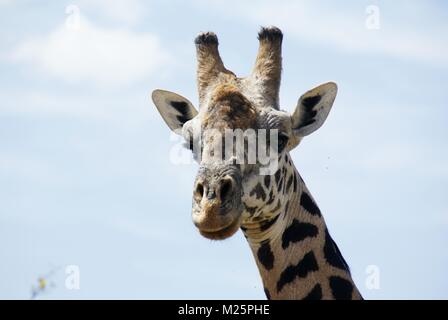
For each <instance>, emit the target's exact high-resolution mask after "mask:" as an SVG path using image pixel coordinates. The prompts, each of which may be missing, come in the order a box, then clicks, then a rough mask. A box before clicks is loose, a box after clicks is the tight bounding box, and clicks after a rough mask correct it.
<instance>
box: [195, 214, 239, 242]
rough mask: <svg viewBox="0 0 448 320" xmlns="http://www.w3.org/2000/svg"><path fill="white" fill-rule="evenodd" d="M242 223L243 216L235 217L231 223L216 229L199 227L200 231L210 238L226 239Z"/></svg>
mask: <svg viewBox="0 0 448 320" xmlns="http://www.w3.org/2000/svg"><path fill="white" fill-rule="evenodd" d="M240 225H241V217H240V218H235V219H234V220H233V221H232V222H231V223H230V224H229V225H227V226H225V227H223V228H221V229H218V230H214V231H205V230H201V229H199V233H200V234H201V235H202V236H204V237H205V238H207V239H210V240H224V239H227V238H229V237H231V236H232V235H234V234H235V233H236V232H237V231H238V229H239V228H240Z"/></svg>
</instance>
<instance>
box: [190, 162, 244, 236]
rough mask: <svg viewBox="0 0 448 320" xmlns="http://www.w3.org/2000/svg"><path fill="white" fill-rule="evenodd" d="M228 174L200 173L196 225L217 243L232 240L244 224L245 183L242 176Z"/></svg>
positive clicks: (194, 211)
mask: <svg viewBox="0 0 448 320" xmlns="http://www.w3.org/2000/svg"><path fill="white" fill-rule="evenodd" d="M220 171H224V173H223V174H222V173H221V172H220ZM228 171H229V170H228V168H224V170H218V172H216V170H213V171H211V170H200V172H199V174H198V177H197V179H196V182H195V186H194V191H193V208H192V218H193V223H194V224H195V226H196V227H197V228H198V229H199V232H200V233H201V234H202V235H203V236H204V237H206V238H209V239H213V240H221V239H225V238H228V237H230V236H231V235H233V234H234V233H235V232H236V231H237V230H238V229H239V227H240V224H241V213H242V206H241V182H240V179H239V178H238V177H239V175H235V174H229V173H228Z"/></svg>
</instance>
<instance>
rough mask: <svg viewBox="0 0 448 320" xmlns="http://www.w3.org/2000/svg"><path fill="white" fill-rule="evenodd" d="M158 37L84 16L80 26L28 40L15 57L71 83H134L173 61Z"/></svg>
mask: <svg viewBox="0 0 448 320" xmlns="http://www.w3.org/2000/svg"><path fill="white" fill-rule="evenodd" d="M168 56H169V55H168V54H167V52H165V50H164V49H163V48H162V46H161V44H160V41H159V39H158V37H157V36H156V35H154V34H151V33H134V32H131V31H129V30H126V29H105V28H101V27H97V26H95V25H93V24H91V23H90V22H88V21H87V20H86V19H81V20H80V24H79V28H76V29H73V28H68V27H67V26H65V25H63V26H60V27H59V28H57V29H56V30H55V31H53V32H51V33H50V34H48V35H46V36H43V37H40V38H33V39H31V40H27V41H25V42H23V43H22V44H20V45H18V47H17V48H16V49H14V50H13V52H12V54H11V58H12V59H13V60H14V61H17V62H27V63H29V64H30V65H31V66H32V67H35V68H37V69H39V70H40V71H43V72H44V73H46V74H49V75H52V76H55V77H57V78H59V79H62V80H64V81H67V82H71V83H76V82H90V83H94V84H97V85H100V86H110V85H123V84H130V83H132V82H134V81H138V80H141V79H144V78H146V77H148V76H151V75H153V74H154V72H155V71H156V69H157V67H158V66H160V65H161V64H163V63H165V62H167V61H168V60H169V58H168Z"/></svg>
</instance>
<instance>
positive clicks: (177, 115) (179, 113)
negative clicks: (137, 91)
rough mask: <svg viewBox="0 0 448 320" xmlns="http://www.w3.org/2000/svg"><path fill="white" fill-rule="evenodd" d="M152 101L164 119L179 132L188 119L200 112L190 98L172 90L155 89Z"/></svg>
mask: <svg viewBox="0 0 448 320" xmlns="http://www.w3.org/2000/svg"><path fill="white" fill-rule="evenodd" d="M152 101H153V102H154V104H155V105H156V107H157V110H159V113H160V115H161V116H162V118H163V120H165V122H166V124H167V125H168V127H170V129H171V130H173V131H174V132H179V129H182V126H183V125H184V123H185V122H187V121H188V120H191V119H193V118H194V117H195V116H196V115H197V114H198V112H197V111H196V109H195V108H194V107H193V104H192V103H191V102H190V101H188V99H186V98H184V97H182V96H180V95H178V94H176V93H174V92H170V91H165V90H154V91H153V92H152Z"/></svg>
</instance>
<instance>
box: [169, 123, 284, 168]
mask: <svg viewBox="0 0 448 320" xmlns="http://www.w3.org/2000/svg"><path fill="white" fill-rule="evenodd" d="M179 133H180V132H174V133H172V134H171V136H170V141H172V142H174V144H173V145H172V147H171V149H170V153H169V159H170V162H171V163H172V164H175V165H184V164H191V163H192V162H193V161H194V160H196V161H197V162H199V163H201V161H203V160H204V161H207V162H208V163H213V164H214V165H219V164H235V165H236V164H239V165H241V164H243V165H258V167H259V174H260V175H271V174H273V173H275V171H277V169H278V160H279V152H281V151H282V150H279V142H281V140H280V139H279V133H278V130H277V129H270V130H266V129H257V130H256V129H246V130H242V129H225V130H224V131H221V130H216V129H209V130H205V131H201V132H191V133H189V134H187V135H186V137H182V136H181V135H180V134H179ZM280 147H284V146H282V145H281V144H280ZM187 149H190V150H187Z"/></svg>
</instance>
